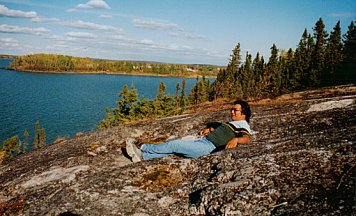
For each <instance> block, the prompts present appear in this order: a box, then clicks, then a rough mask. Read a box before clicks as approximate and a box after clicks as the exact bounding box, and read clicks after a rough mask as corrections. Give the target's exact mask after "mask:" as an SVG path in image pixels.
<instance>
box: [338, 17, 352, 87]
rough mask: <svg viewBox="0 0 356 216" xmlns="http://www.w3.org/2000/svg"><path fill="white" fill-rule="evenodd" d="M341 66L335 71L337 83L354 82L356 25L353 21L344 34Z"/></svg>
mask: <svg viewBox="0 0 356 216" xmlns="http://www.w3.org/2000/svg"><path fill="white" fill-rule="evenodd" d="M343 42H344V48H343V51H342V53H343V56H344V59H343V61H342V66H341V68H340V70H338V72H337V76H336V80H337V82H338V83H356V72H355V71H356V27H355V23H354V21H352V22H351V24H350V25H349V26H348V31H347V33H346V34H345V35H344V40H343Z"/></svg>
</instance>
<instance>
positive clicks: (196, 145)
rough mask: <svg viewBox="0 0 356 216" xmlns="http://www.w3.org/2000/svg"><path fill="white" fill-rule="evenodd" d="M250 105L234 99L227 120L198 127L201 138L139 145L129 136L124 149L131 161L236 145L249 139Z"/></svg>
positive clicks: (203, 152)
mask: <svg viewBox="0 0 356 216" xmlns="http://www.w3.org/2000/svg"><path fill="white" fill-rule="evenodd" d="M250 116H251V110H250V106H249V104H248V103H247V102H245V101H240V100H237V101H235V102H234V104H233V106H232V108H231V110H230V118H231V120H230V121H229V122H225V123H222V124H221V125H220V126H219V127H217V128H205V129H203V130H202V131H200V133H199V134H200V136H201V137H200V138H198V139H193V140H182V139H178V140H171V141H168V142H165V143H162V144H158V145H157V144H143V145H142V146H141V149H138V148H137V147H136V146H135V145H134V143H133V139H132V138H128V139H127V142H126V151H127V153H128V155H129V156H130V157H131V158H132V161H133V162H138V161H142V160H150V159H153V158H161V157H166V156H171V155H179V156H183V157H190V158H197V157H200V156H203V155H207V154H210V153H211V152H213V151H214V150H216V149H220V148H225V149H230V148H235V147H236V146H237V145H239V144H245V143H249V142H250V141H251V138H250V137H251V129H250V125H249V121H250Z"/></svg>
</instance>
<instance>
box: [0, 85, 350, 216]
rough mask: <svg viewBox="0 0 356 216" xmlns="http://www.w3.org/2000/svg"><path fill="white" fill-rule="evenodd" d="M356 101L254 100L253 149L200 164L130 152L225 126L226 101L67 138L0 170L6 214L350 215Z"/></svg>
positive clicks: (319, 94)
mask: <svg viewBox="0 0 356 216" xmlns="http://www.w3.org/2000/svg"><path fill="white" fill-rule="evenodd" d="M355 100H356V88H355V87H354V86H341V87H335V88H327V89H319V90H314V91H305V92H298V93H294V94H289V95H283V96H281V97H279V98H276V99H273V100H263V101H258V102H251V105H252V110H253V116H252V119H251V128H252V129H253V131H254V133H253V142H252V143H250V144H247V145H240V146H238V147H237V148H235V149H232V150H227V151H220V152H217V153H214V154H211V155H208V156H204V157H200V158H197V159H187V158H178V157H167V158H163V159H155V160H151V161H144V162H140V163H135V164H133V163H131V162H130V160H128V159H127V158H126V157H125V155H124V154H125V151H123V148H124V146H125V139H126V138H127V137H134V138H136V140H137V142H138V144H139V143H142V142H161V141H162V140H167V139H175V138H179V137H184V136H188V135H192V134H194V133H196V132H198V131H199V130H200V129H202V128H204V127H205V126H206V125H208V124H214V123H215V122H219V121H226V120H227V118H228V114H227V112H228V111H227V109H228V107H229V103H228V102H225V101H220V102H218V103H217V102H214V103H207V104H204V105H200V106H197V107H193V110H195V112H191V113H187V114H185V115H182V116H175V117H170V118H165V119H159V120H155V121H145V122H139V123H135V124H130V125H125V126H121V127H116V128H112V129H109V130H102V131H97V132H94V133H88V134H78V135H77V136H76V137H74V138H72V139H60V140H58V141H57V142H56V143H54V144H52V145H49V146H47V147H45V148H43V149H40V150H37V151H34V152H32V153H29V154H23V155H20V156H18V157H16V158H14V159H12V160H11V161H8V162H5V163H4V164H3V165H2V166H1V168H0V182H1V186H0V189H1V191H0V203H1V204H0V214H5V215H6V214H15V215H16V214H20V215H21V214H22V215H352V214H354V213H355V212H356V204H355V203H356V200H355V199H356V198H355V197H356V194H355V181H356V180H355V178H356V176H355V173H356V172H355V164H356V163H355V162H356V161H355V160H356V159H355V150H356V148H355V134H356V125H355V122H356V117H355V116H356V112H355V107H356V104H355Z"/></svg>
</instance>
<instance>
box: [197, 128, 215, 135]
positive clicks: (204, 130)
mask: <svg viewBox="0 0 356 216" xmlns="http://www.w3.org/2000/svg"><path fill="white" fill-rule="evenodd" d="M213 130H214V128H205V129H203V130H201V131H200V133H199V135H200V136H205V135H208V134H209V133H210V132H211V131H213Z"/></svg>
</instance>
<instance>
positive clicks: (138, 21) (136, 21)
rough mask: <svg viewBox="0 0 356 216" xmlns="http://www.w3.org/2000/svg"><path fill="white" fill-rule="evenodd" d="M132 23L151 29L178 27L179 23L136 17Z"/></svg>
mask: <svg viewBox="0 0 356 216" xmlns="http://www.w3.org/2000/svg"><path fill="white" fill-rule="evenodd" d="M132 23H133V25H134V26H135V27H136V28H144V29H150V30H172V29H178V25H177V24H175V23H164V22H158V21H154V20H142V19H134V20H133V21H132Z"/></svg>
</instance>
